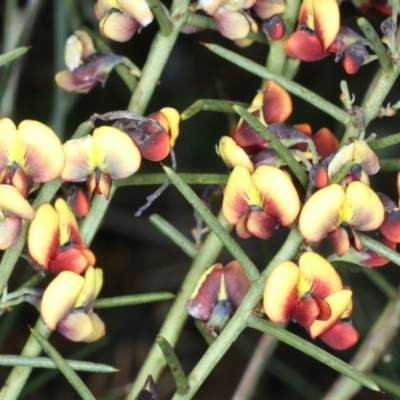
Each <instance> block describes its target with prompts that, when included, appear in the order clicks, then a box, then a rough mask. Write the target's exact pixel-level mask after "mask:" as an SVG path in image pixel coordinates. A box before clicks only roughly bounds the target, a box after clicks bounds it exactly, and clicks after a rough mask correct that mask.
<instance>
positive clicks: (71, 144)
mask: <svg viewBox="0 0 400 400" xmlns="http://www.w3.org/2000/svg"><path fill="white" fill-rule="evenodd" d="M64 152H65V156H66V161H65V166H64V169H63V170H62V171H61V178H62V179H64V180H65V181H72V182H83V181H84V180H86V178H87V177H88V176H89V175H90V174H91V173H92V172H93V170H94V168H95V167H96V164H95V162H96V159H95V155H94V145H93V138H92V136H91V135H87V136H84V137H83V138H80V139H73V140H68V141H67V142H66V143H64Z"/></svg>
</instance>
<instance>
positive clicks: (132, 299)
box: [93, 292, 175, 308]
mask: <svg viewBox="0 0 400 400" xmlns="http://www.w3.org/2000/svg"><path fill="white" fill-rule="evenodd" d="M174 298H175V295H174V294H173V293H168V292H161V293H146V294H134V295H128V296H118V297H110V298H106V299H97V300H96V301H95V302H94V304H93V307H94V308H112V307H122V306H133V305H137V304H146V303H153V302H155V301H165V300H171V299H174Z"/></svg>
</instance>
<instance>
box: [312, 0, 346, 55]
mask: <svg viewBox="0 0 400 400" xmlns="http://www.w3.org/2000/svg"><path fill="white" fill-rule="evenodd" d="M312 9H313V19H314V21H313V25H314V27H311V26H310V28H312V29H314V30H315V32H316V34H317V36H318V37H319V38H320V40H321V42H322V44H323V47H324V50H326V49H327V48H328V47H329V46H330V45H331V44H332V43H333V41H334V40H335V38H336V35H337V33H338V32H339V27H340V13H339V5H338V2H337V0H312Z"/></svg>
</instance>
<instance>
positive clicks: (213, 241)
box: [127, 216, 230, 400]
mask: <svg viewBox="0 0 400 400" xmlns="http://www.w3.org/2000/svg"><path fill="white" fill-rule="evenodd" d="M218 220H219V222H220V223H221V224H222V225H223V226H224V228H225V229H230V227H229V225H228V224H227V223H226V221H225V220H224V218H223V217H222V216H220V217H219V218H218ZM222 247H223V245H222V243H221V241H220V240H219V238H218V237H217V236H216V235H215V234H214V233H213V232H211V233H210V234H209V235H208V237H207V239H206V240H205V242H204V244H203V247H202V248H201V249H200V250H199V252H198V254H197V255H196V257H195V258H194V260H193V263H192V265H191V267H190V270H189V272H188V273H187V275H186V277H185V280H184V281H183V283H182V286H181V288H180V290H179V294H178V296H177V297H176V299H175V302H174V304H173V305H172V307H171V309H170V311H169V313H168V315H167V316H166V318H165V320H164V324H163V326H162V327H161V329H160V332H159V335H161V336H163V337H165V338H166V339H167V340H168V342H169V343H170V344H171V346H175V344H176V342H177V341H178V337H179V335H180V333H181V330H182V328H183V325H184V323H185V322H186V320H187V318H188V314H187V312H186V309H185V303H186V302H187V301H188V300H189V299H190V296H191V294H192V293H193V290H194V289H195V287H196V285H197V282H198V281H199V279H200V277H201V275H202V274H203V272H204V271H205V270H206V269H207V268H209V267H210V266H211V265H213V264H214V263H215V260H216V258H217V257H218V255H219V253H220V252H221V250H222ZM165 365H166V363H165V359H164V357H163V355H162V353H161V351H160V349H159V347H158V345H157V344H156V343H155V344H154V345H153V347H152V348H151V350H150V352H149V353H148V355H147V359H146V361H145V362H144V364H143V365H142V368H141V370H140V372H139V374H138V375H137V377H136V380H135V382H134V384H133V386H132V389H131V391H130V392H129V394H128V396H127V400H134V399H135V397H136V395H137V393H139V391H140V390H141V388H142V385H143V382H144V381H145V380H146V379H147V377H148V376H149V375H152V376H153V378H154V380H155V381H156V380H157V379H158V377H159V376H160V374H161V372H162V371H163V369H164V367H165Z"/></svg>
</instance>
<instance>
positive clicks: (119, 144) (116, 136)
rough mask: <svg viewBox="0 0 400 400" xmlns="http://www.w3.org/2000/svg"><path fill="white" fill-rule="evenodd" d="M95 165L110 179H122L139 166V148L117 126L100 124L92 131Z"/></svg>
mask: <svg viewBox="0 0 400 400" xmlns="http://www.w3.org/2000/svg"><path fill="white" fill-rule="evenodd" d="M93 142H94V147H95V160H96V166H97V167H98V168H99V169H100V171H101V172H104V173H105V174H108V175H110V176H111V178H112V179H124V178H127V177H128V176H130V175H132V174H134V173H135V172H136V171H137V170H138V169H139V167H140V162H141V156H140V152H139V149H138V148H137V147H136V145H135V143H134V142H133V141H132V140H131V138H130V137H129V136H128V135H127V134H126V133H124V132H121V131H120V130H119V129H117V128H113V127H110V126H102V127H100V128H97V129H95V130H94V131H93Z"/></svg>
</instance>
